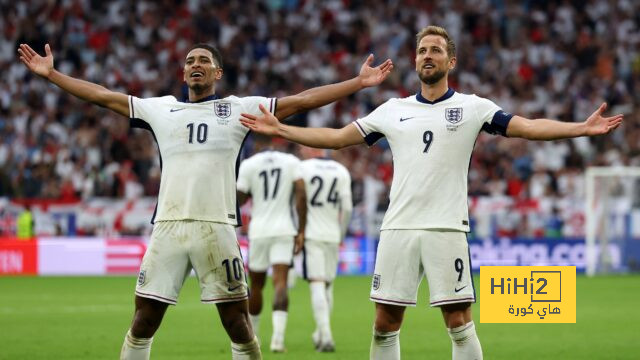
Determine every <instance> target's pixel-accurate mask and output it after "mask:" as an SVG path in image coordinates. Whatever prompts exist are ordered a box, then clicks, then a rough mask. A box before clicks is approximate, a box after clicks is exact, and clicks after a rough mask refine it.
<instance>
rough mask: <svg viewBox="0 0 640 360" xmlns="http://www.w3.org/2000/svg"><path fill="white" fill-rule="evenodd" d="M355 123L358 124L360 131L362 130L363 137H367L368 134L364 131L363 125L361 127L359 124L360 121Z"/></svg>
mask: <svg viewBox="0 0 640 360" xmlns="http://www.w3.org/2000/svg"><path fill="white" fill-rule="evenodd" d="M354 123H355V124H356V126H357V127H358V129H360V133H361V135H362V136H363V137H367V132H366V131H364V129H363V128H362V125H360V124H359V123H358V120H356V121H354Z"/></svg>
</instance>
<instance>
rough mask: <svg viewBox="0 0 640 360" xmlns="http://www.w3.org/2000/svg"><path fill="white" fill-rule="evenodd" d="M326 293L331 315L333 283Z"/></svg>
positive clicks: (328, 286)
mask: <svg viewBox="0 0 640 360" xmlns="http://www.w3.org/2000/svg"><path fill="white" fill-rule="evenodd" d="M325 291H326V292H327V304H328V305H329V313H331V311H333V283H329V285H327V287H326V290H325Z"/></svg>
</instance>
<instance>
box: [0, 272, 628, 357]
mask: <svg viewBox="0 0 640 360" xmlns="http://www.w3.org/2000/svg"><path fill="white" fill-rule="evenodd" d="M369 282H370V279H369V277H340V278H338V279H337V281H336V284H335V309H334V312H333V315H332V328H333V331H334V338H335V340H336V347H337V352H336V353H333V354H318V353H315V352H314V351H313V348H312V344H311V332H312V331H313V328H314V323H313V317H312V314H311V305H310V300H309V289H308V285H307V284H306V283H305V282H303V281H298V282H297V284H296V286H295V287H294V288H293V289H292V290H291V292H290V309H289V322H288V326H287V338H286V345H287V348H288V352H287V353H286V354H271V353H269V351H268V349H269V341H268V340H269V338H270V335H271V311H270V306H269V304H270V297H271V289H270V285H269V284H268V286H267V293H266V294H265V300H266V303H265V305H266V306H265V310H264V311H263V318H262V319H263V320H262V322H261V328H260V331H261V335H262V338H263V342H262V349H263V353H264V354H263V356H264V358H265V359H281V360H285V359H296V360H297V359H323V360H328V359H367V358H368V353H369V343H370V340H371V328H372V323H373V316H374V306H373V303H371V302H370V301H369V300H368V293H369ZM478 283H479V282H478V279H476V284H478ZM134 285H135V277H133V276H132V277H60V278H58V277H44V278H43V277H40V278H38V277H0V359H117V358H118V354H119V351H120V346H121V345H122V340H123V337H124V334H125V332H126V330H127V328H128V326H129V323H130V321H131V317H132V314H133V288H134ZM424 285H425V282H423V286H422V288H421V289H420V297H419V300H418V303H419V305H418V307H416V308H409V309H408V310H407V313H406V316H405V323H404V325H403V328H402V332H401V336H400V338H401V348H402V357H403V359H450V357H451V355H450V351H451V349H450V347H451V345H450V340H449V337H448V336H447V333H446V331H445V329H444V325H443V322H442V318H441V315H440V312H439V311H438V309H432V308H429V307H428V305H427V301H426V286H424ZM639 298H640V276H638V275H635V276H606V277H604V276H603V277H597V278H590V279H588V278H585V277H582V276H578V279H577V306H578V309H577V323H576V324H479V323H478V311H479V310H478V307H477V305H475V306H474V311H475V314H474V318H475V320H476V327H477V331H478V335H479V337H480V341H481V343H482V347H483V349H484V357H485V359H518V360H526V359H639V358H640V355H639V353H640V345H638V341H639V339H640V338H639V336H640V315H639V314H638V309H637V308H638V304H639V303H640V302H639V300H638V299H639ZM230 358H231V355H230V347H229V340H228V338H227V336H226V334H225V333H224V330H223V329H222V326H221V325H220V321H219V319H218V315H217V313H216V311H215V307H214V306H212V305H203V304H200V302H199V301H198V289H197V284H196V281H195V280H194V279H193V278H190V279H189V280H188V281H187V283H186V284H185V287H184V289H183V291H182V294H181V296H180V299H179V304H178V305H177V306H175V307H170V308H169V311H168V312H167V315H166V316H165V319H164V322H163V324H162V327H161V328H160V330H159V331H158V333H157V334H156V336H155V339H154V343H153V350H152V359H230Z"/></svg>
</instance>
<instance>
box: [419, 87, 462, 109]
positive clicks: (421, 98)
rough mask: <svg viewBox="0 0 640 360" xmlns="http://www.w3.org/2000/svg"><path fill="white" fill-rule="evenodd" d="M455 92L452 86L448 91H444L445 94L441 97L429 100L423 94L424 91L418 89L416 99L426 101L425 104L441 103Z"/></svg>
mask: <svg viewBox="0 0 640 360" xmlns="http://www.w3.org/2000/svg"><path fill="white" fill-rule="evenodd" d="M455 93H456V92H455V91H453V89H452V88H449V89H448V90H447V92H446V93H444V95H442V96H440V97H439V98H437V99H435V100H434V101H429V100H427V99H425V98H424V96H422V91H420V90H418V93H417V94H416V100H418V101H419V102H421V103H424V104H429V105H433V104H436V103H439V102H441V101H445V100H447V99H448V98H450V97H452V96H453V94H455Z"/></svg>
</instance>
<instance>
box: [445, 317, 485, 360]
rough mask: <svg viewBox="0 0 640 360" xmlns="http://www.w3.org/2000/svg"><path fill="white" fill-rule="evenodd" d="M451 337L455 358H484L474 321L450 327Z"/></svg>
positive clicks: (475, 359)
mask: <svg viewBox="0 0 640 360" xmlns="http://www.w3.org/2000/svg"><path fill="white" fill-rule="evenodd" d="M449 337H451V343H452V345H453V352H452V356H451V358H452V359H453V360H482V347H480V340H478V336H477V335H476V327H475V326H474V325H473V321H470V322H468V323H466V324H464V325H462V326H459V327H456V328H453V329H449Z"/></svg>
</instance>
